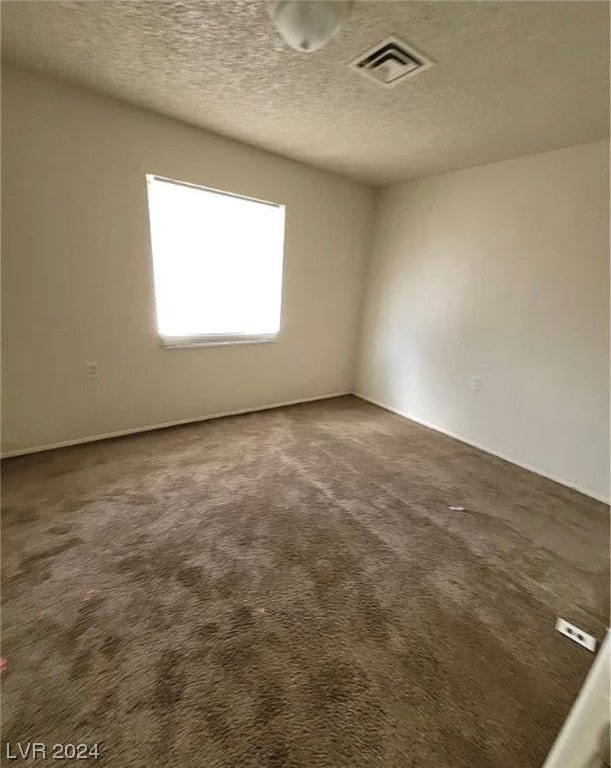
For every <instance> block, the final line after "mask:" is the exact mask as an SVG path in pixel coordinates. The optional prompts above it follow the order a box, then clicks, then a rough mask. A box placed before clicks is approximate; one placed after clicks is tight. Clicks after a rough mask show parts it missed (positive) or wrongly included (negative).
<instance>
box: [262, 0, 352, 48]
mask: <svg viewBox="0 0 611 768" xmlns="http://www.w3.org/2000/svg"><path fill="white" fill-rule="evenodd" d="M349 4H350V3H349V2H348V0H277V1H276V2H274V3H272V6H271V15H272V18H273V20H274V23H275V24H276V27H277V28H278V32H279V33H280V35H281V37H282V39H283V40H284V41H285V42H286V43H287V44H288V45H290V46H291V48H294V49H295V50H296V51H301V52H302V53H313V52H314V51H319V50H320V49H321V48H322V47H323V46H325V45H326V44H327V43H328V42H329V40H331V38H332V37H333V36H334V35H336V34H337V32H339V30H340V28H341V26H342V24H343V23H344V20H345V18H346V15H347V13H348V6H349Z"/></svg>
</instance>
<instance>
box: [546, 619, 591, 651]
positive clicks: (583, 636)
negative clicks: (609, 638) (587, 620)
mask: <svg viewBox="0 0 611 768" xmlns="http://www.w3.org/2000/svg"><path fill="white" fill-rule="evenodd" d="M556 629H557V630H558V632H561V633H562V634H563V635H566V637H570V639H571V640H574V641H575V642H576V643H579V645H583V647H584V648H587V649H588V651H595V650H596V638H595V637H592V635H588V633H587V632H584V631H583V629H579V627H576V626H575V625H574V624H569V622H568V621H565V620H564V619H561V618H560V617H558V618H557V619H556Z"/></svg>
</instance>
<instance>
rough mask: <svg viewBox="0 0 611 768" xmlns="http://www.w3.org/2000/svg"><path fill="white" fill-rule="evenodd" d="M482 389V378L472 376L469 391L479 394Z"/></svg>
mask: <svg viewBox="0 0 611 768" xmlns="http://www.w3.org/2000/svg"><path fill="white" fill-rule="evenodd" d="M481 388H482V377H481V376H471V378H470V379H469V389H471V390H472V391H473V392H479V391H480V389H481Z"/></svg>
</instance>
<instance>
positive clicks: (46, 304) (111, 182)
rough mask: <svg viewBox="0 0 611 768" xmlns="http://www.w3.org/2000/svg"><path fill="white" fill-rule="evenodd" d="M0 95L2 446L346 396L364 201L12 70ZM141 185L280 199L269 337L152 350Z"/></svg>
mask: <svg viewBox="0 0 611 768" xmlns="http://www.w3.org/2000/svg"><path fill="white" fill-rule="evenodd" d="M2 84H3V91H2V100H3V101H2V186H3V189H2V203H3V205H2V225H3V226H2V283H3V285H2V288H3V296H2V298H3V303H2V310H3V311H2V320H3V323H2V330H3V339H2V341H3V343H2V354H3V367H2V371H3V380H2V385H3V393H2V395H3V398H2V405H3V430H2V432H3V434H2V437H3V451H4V452H9V451H15V450H22V449H24V448H30V447H33V446H43V445H47V444H52V443H56V442H61V441H64V440H71V439H74V438H81V437H86V436H91V435H98V434H104V433H109V432H114V431H120V430H125V429H131V428H137V427H142V426H146V425H149V424H158V423H163V422H168V421H174V420H179V419H189V418H198V417H202V416H206V415H209V414H214V413H218V412H221V411H228V410H234V409H244V408H251V407H257V406H261V405H265V404H269V403H275V402H279V401H287V400H293V399H301V398H307V397H314V396H317V395H325V394H331V393H337V392H345V391H348V390H350V389H351V388H352V385H353V379H354V366H355V363H356V347H355V344H356V327H357V313H358V302H359V299H360V294H361V279H362V267H363V263H364V257H365V252H366V248H367V245H368V235H369V228H370V223H371V216H372V197H373V193H372V191H371V190H370V189H368V188H367V187H365V186H361V185H359V184H357V183H355V182H352V181H349V180H346V179H343V178H341V177H340V176H337V175H334V174H331V173H326V172H324V171H320V170H316V169H314V168H310V167H308V166H306V165H303V164H300V163H297V162H293V161H290V160H285V159H282V158H280V157H278V156H275V155H272V154H269V153H266V152H262V151H259V150H256V149H253V148H251V147H247V146H245V145H242V144H239V143H236V142H234V141H230V140H228V139H224V138H221V137H218V136H215V135H211V134H208V133H206V132H204V131H201V130H198V129H195V128H191V127H188V126H186V125H183V124H181V123H178V122H174V121H172V120H169V119H166V118H163V117H160V116H156V115H153V114H150V113H147V112H144V111H141V110H139V109H136V108H134V107H130V106H128V105H125V104H122V103H120V102H117V101H113V100H111V99H107V98H104V97H103V96H99V95H96V94H94V93H92V92H88V91H86V90H80V89H77V88H74V87H72V86H70V85H68V84H64V83H61V82H59V81H55V80H51V79H46V78H43V77H41V76H38V75H35V74H32V73H28V72H26V71H23V70H20V69H16V68H13V67H9V66H3V71H2ZM145 173H156V174H159V175H161V176H169V177H172V178H177V179H182V180H187V181H191V182H195V183H199V184H203V185H206V186H210V187H215V188H220V189H225V190H231V191H233V192H237V193H243V194H246V195H251V196H253V197H257V198H263V199H267V200H273V201H276V202H279V203H284V204H285V205H286V207H287V227H286V251H285V265H284V290H283V322H282V331H281V337H280V340H279V341H277V342H275V343H271V344H263V345H252V346H225V347H215V348H205V349H202V348H200V349H187V350H184V349H182V350H167V349H162V348H160V347H159V345H158V342H157V338H156V333H155V316H154V300H153V287H152V282H151V281H152V276H151V275H152V272H151V260H150V252H149V237H148V222H147V208H146V196H145V195H146V190H145V181H144V175H145ZM89 361H97V362H98V363H99V366H100V378H99V379H98V380H90V379H89V378H88V377H87V369H86V363H87V362H89Z"/></svg>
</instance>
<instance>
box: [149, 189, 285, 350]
mask: <svg viewBox="0 0 611 768" xmlns="http://www.w3.org/2000/svg"><path fill="white" fill-rule="evenodd" d="M146 180H147V189H148V201H149V217H150V228H151V245H152V251H153V269H154V276H155V300H156V307H157V328H158V331H159V335H160V337H161V339H162V341H163V342H164V344H166V345H168V346H190V345H199V344H226V343H232V342H242V343H243V342H259V341H269V340H271V339H273V338H274V337H275V336H276V335H277V334H278V332H279V330H280V311H281V297H282V257H283V252H284V206H282V205H276V204H275V203H266V202H263V201H260V200H251V199H250V198H246V197H240V196H238V195H233V194H229V193H226V192H219V191H216V190H213V189H205V188H204V187H198V186H195V185H193V184H185V183H182V182H177V181H171V180H170V179H163V178H160V177H158V176H151V175H147V177H146Z"/></svg>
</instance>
